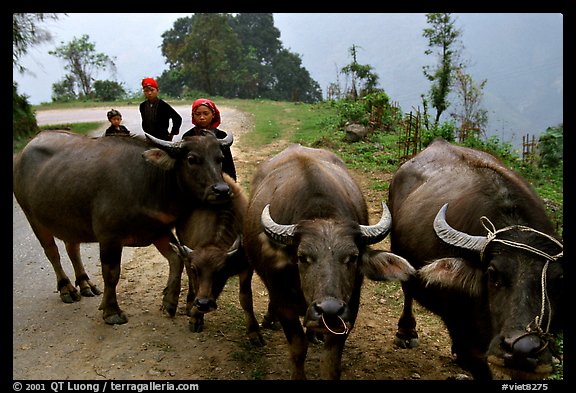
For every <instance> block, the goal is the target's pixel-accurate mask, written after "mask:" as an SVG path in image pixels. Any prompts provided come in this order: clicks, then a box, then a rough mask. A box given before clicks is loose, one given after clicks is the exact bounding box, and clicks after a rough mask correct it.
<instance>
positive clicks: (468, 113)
mask: <svg viewBox="0 0 576 393" xmlns="http://www.w3.org/2000/svg"><path fill="white" fill-rule="evenodd" d="M486 82H487V80H486V79H484V80H483V81H482V82H480V83H476V82H474V80H473V79H472V76H471V75H470V74H467V73H466V72H465V71H464V68H463V67H458V68H456V70H455V91H456V96H457V97H458V98H459V101H460V103H461V104H460V105H459V106H458V107H457V109H458V110H457V111H454V112H452V113H451V114H450V115H451V116H452V117H453V118H454V119H456V120H457V121H459V122H460V138H459V141H462V140H464V139H466V138H467V136H468V135H475V136H477V137H480V136H483V135H484V130H485V128H486V125H487V124H488V111H487V110H486V109H483V108H482V107H481V105H482V97H483V96H484V92H483V90H484V87H485V86H486Z"/></svg>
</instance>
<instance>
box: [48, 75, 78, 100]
mask: <svg viewBox="0 0 576 393" xmlns="http://www.w3.org/2000/svg"><path fill="white" fill-rule="evenodd" d="M74 86H75V81H74V78H73V77H72V75H65V76H64V79H62V80H61V81H60V82H55V83H53V84H52V101H54V102H71V101H74V100H76V99H78V95H77V94H76V90H75V88H74Z"/></svg>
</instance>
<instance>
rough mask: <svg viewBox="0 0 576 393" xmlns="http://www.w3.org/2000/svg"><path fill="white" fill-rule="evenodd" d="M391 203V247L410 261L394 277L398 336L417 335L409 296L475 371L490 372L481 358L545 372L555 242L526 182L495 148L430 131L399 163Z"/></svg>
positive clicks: (556, 291)
mask: <svg viewBox="0 0 576 393" xmlns="http://www.w3.org/2000/svg"><path fill="white" fill-rule="evenodd" d="M389 204H390V210H391V212H392V218H393V222H392V231H391V234H390V240H391V250H392V252H394V253H396V254H398V255H402V256H403V257H405V258H406V259H407V260H408V261H410V263H411V264H412V265H413V266H414V267H415V268H416V269H417V270H418V272H417V274H416V275H415V276H413V277H412V278H411V279H410V280H409V281H407V282H403V283H402V288H403V290H404V295H405V301H404V310H403V312H402V315H401V317H400V319H399V322H398V331H397V333H396V336H397V339H396V343H397V344H398V345H401V346H404V347H413V346H415V345H417V344H418V341H417V338H418V334H417V332H416V320H415V318H414V314H413V311H412V302H413V299H416V300H417V301H418V302H419V303H421V304H422V305H423V306H424V307H426V308H427V309H429V310H431V311H432V312H434V313H436V314H437V315H439V316H440V317H441V318H442V320H443V321H444V323H445V325H446V327H447V329H448V332H449V333H450V337H451V339H452V352H453V353H454V354H455V355H456V358H457V361H458V363H459V364H460V365H461V366H462V367H463V368H464V369H465V370H468V371H469V372H470V373H471V374H472V376H473V377H474V378H475V379H491V378H493V376H494V375H493V374H492V370H491V368H490V365H489V362H490V363H493V364H495V365H497V367H498V368H500V367H501V366H503V367H505V368H506V370H507V371H508V373H509V375H511V376H512V377H514V378H516V377H522V378H525V377H527V376H528V375H530V374H532V377H534V373H536V374H538V375H543V374H545V373H548V372H550V371H551V370H552V362H553V356H554V340H553V338H552V333H555V332H558V331H559V330H560V329H561V327H562V308H563V307H562V306H561V301H562V300H561V298H562V284H563V271H564V269H563V264H564V262H563V245H562V242H561V241H560V238H559V237H558V236H557V234H556V233H555V230H554V226H553V224H552V222H551V220H550V219H549V218H548V217H547V214H546V211H545V207H544V204H543V202H542V200H541V199H540V198H539V197H538V195H537V194H536V193H535V192H534V190H533V189H532V188H531V187H530V185H529V184H528V183H527V182H526V181H525V180H524V179H522V178H521V177H520V176H519V175H518V174H516V173H514V172H513V171H512V170H510V169H508V168H506V167H505V166H504V165H503V164H502V163H501V162H500V161H499V160H497V159H495V158H494V157H493V156H491V155H489V154H487V153H484V152H481V151H477V150H473V149H470V148H464V147H458V146H455V145H452V144H450V143H448V142H446V141H444V140H442V139H438V140H436V141H434V142H433V143H432V144H431V145H430V146H428V147H427V148H426V149H425V150H423V151H422V152H420V153H419V154H418V155H416V156H415V157H414V158H412V159H411V160H409V161H407V162H406V163H404V164H403V165H402V166H401V167H400V168H399V169H398V171H397V172H396V173H395V175H394V177H393V179H392V182H391V185H390V190H389ZM516 370H523V371H519V372H517V371H516ZM524 372H528V373H524ZM540 373H543V374H540Z"/></svg>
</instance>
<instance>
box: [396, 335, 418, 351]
mask: <svg viewBox="0 0 576 393" xmlns="http://www.w3.org/2000/svg"><path fill="white" fill-rule="evenodd" d="M418 344H419V342H418V338H400V337H395V338H394V345H396V346H397V347H399V348H404V349H407V348H416V347H417V346H418Z"/></svg>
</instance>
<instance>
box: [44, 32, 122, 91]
mask: <svg viewBox="0 0 576 393" xmlns="http://www.w3.org/2000/svg"><path fill="white" fill-rule="evenodd" d="M89 39H90V37H89V36H88V35H87V34H84V35H82V37H80V38H76V37H74V39H73V40H72V41H70V42H69V43H68V44H64V42H61V44H62V45H61V46H59V47H57V48H56V49H55V50H53V51H48V53H49V54H51V55H53V56H56V57H59V58H61V59H63V60H64V62H65V63H66V65H65V66H64V69H65V70H67V71H69V72H70V73H69V74H68V75H66V76H65V78H66V79H68V82H67V83H69V81H73V82H74V87H75V88H76V87H77V88H78V90H79V91H78V96H80V97H92V89H93V82H92V81H93V80H94V75H95V74H96V72H97V71H98V70H101V69H102V70H103V69H106V68H108V67H111V68H112V69H113V70H114V68H115V64H114V62H113V61H112V59H110V57H108V55H106V54H104V53H96V46H95V44H94V43H93V42H90V41H89Z"/></svg>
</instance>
